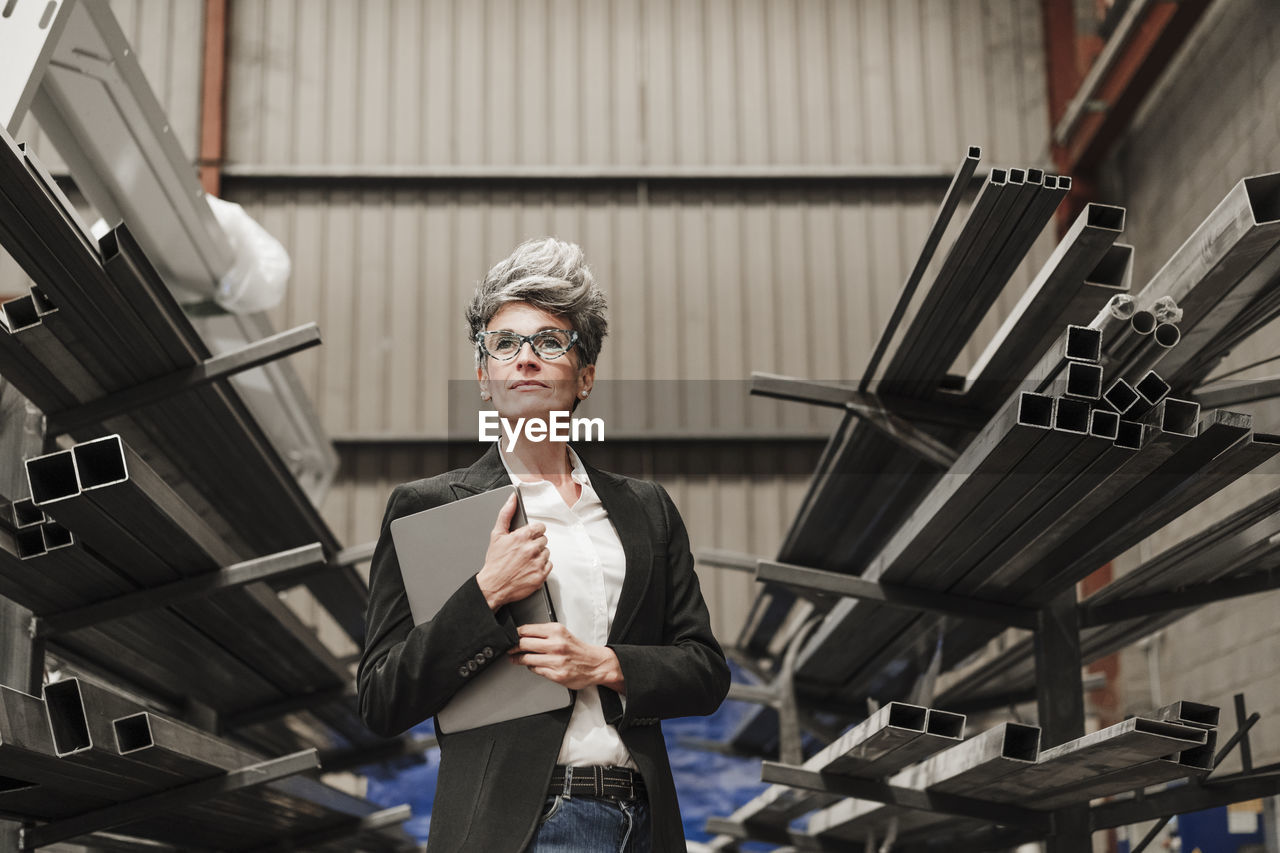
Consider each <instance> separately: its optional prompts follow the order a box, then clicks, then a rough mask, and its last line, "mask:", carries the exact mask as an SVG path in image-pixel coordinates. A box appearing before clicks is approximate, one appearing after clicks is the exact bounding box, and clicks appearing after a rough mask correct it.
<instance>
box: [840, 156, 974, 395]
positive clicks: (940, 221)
mask: <svg viewBox="0 0 1280 853" xmlns="http://www.w3.org/2000/svg"><path fill="white" fill-rule="evenodd" d="M981 156H982V149H981V148H979V147H978V146H976V145H974V146H970V147H969V149H968V150H967V151H966V152H965V158H964V160H962V161H960V166H959V167H958V168H957V169H956V173H955V175H954V176H953V177H952V178H951V185H950V186H948V187H947V192H946V194H945V195H944V196H943V197H942V204H941V205H940V206H939V207H938V213H937V215H936V216H934V218H933V224H932V225H931V226H930V227H929V235H928V236H927V237H926V238H925V241H924V246H923V248H921V249H920V254H919V255H918V256H917V257H916V263H915V266H914V267H912V268H911V274H910V275H908V276H907V281H906V283H905V284H904V285H903V287H902V293H900V294H899V295H898V301H897V304H896V305H894V308H893V314H892V315H890V317H889V322H888V324H886V326H885V330H884V332H883V333H882V334H881V336H880V340H879V341H877V342H876V348H875V352H873V353H872V354H871V360H870V362H868V364H867V370H866V373H865V374H863V377H862V382H861V383H860V384H859V386H858V390H859V391H862V392H865V391H866V390H867V387H868V386H869V385H870V383H871V380H872V378H873V377H874V376H875V372H876V370H877V369H878V368H879V367H880V360H881V359H882V358H884V353H885V350H886V349H887V348H888V346H889V343H890V342H891V341H892V340H893V337H894V335H895V334H896V332H897V331H898V324H899V323H901V322H902V315H903V314H905V313H906V310H907V307H908V306H909V305H910V304H911V299H912V297H913V296H915V292H916V288H917V287H919V286H920V280H921V279H922V278H923V277H924V274H925V270H926V269H927V268H928V266H929V262H930V261H931V260H933V253H934V252H935V251H937V249H938V243H939V242H941V241H942V235H943V234H944V233H946V230H947V224H948V223H949V222H950V221H951V217H952V216H954V215H955V212H956V208H957V207H959V205H960V199H961V198H962V197H963V196H964V192H965V190H966V189H968V187H969V181H970V180H971V179H972V178H973V173H974V170H975V169H977V168H978V159H979V158H980V157H981Z"/></svg>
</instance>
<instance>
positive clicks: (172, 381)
mask: <svg viewBox="0 0 1280 853" xmlns="http://www.w3.org/2000/svg"><path fill="white" fill-rule="evenodd" d="M319 344H320V328H319V327H318V326H317V325H316V324H315V323H307V324H305V325H302V326H298V327H297V328H296V329H289V330H287V331H284V332H279V333H277V334H274V335H271V336H269V337H266V338H263V339H262V340H260V341H254V342H253V343H251V344H247V345H246V346H243V347H240V348H239V349H237V350H234V351H233V352H229V353H224V354H223V355H218V356H214V357H213V358H210V359H206V360H205V361H203V362H201V363H200V364H197V365H194V366H193V367H187V368H183V369H182V370H177V371H175V372H173V373H169V374H166V375H165V376H160V377H157V378H155V379H151V380H149V381H147V382H143V383H142V384H140V385H135V386H133V387H132V388H125V389H122V390H120V391H113V392H111V393H110V394H109V395H107V396H106V397H103V398H101V399H99V400H94V401H92V402H89V403H85V404H83V405H80V406H75V407H74V408H69V409H63V410H62V411H61V412H53V413H50V414H49V416H48V419H47V420H46V422H45V430H46V432H47V434H48V435H60V434H63V433H71V432H74V431H76V430H78V429H82V428H84V427H87V426H92V425H93V424H100V423H102V422H104V421H107V420H110V419H111V418H114V417H119V416H121V415H127V414H129V413H130V412H132V411H134V410H136V409H140V408H143V407H144V406H149V405H151V404H152V403H158V402H160V401H162V400H166V399H168V398H170V397H173V396H175V395H177V394H180V393H182V392H184V391H190V390H192V389H194V388H199V387H201V386H202V385H208V384H209V383H211V382H216V381H218V380H219V379H226V378H228V377H230V376H232V375H234V374H236V373H241V372H243V371H245V370H251V369H253V368H255V367H259V366H261V365H263V364H267V363H268V362H272V361H275V360H276V359H278V358H284V357H285V356H289V355H293V354H294V353H296V352H301V351H302V350H305V349H310V348H311V347H314V346H317V345H319Z"/></svg>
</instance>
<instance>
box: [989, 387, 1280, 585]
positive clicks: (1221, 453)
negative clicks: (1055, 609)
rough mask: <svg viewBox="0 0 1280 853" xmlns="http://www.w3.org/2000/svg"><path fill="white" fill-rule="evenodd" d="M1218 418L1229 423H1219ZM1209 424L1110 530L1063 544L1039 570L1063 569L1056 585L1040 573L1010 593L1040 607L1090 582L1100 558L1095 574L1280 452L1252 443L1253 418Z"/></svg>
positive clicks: (1111, 519) (1124, 500)
mask: <svg viewBox="0 0 1280 853" xmlns="http://www.w3.org/2000/svg"><path fill="white" fill-rule="evenodd" d="M1218 414H1224V415H1226V416H1227V417H1221V418H1219V417H1217V415H1218ZM1205 421H1206V422H1205V423H1202V424H1201V427H1200V435H1199V436H1197V437H1196V438H1195V439H1192V440H1191V441H1190V443H1189V444H1188V445H1187V446H1186V447H1184V448H1183V449H1182V450H1181V451H1179V452H1177V453H1175V454H1173V455H1172V456H1170V457H1169V459H1168V460H1167V461H1166V462H1165V463H1164V464H1163V465H1162V466H1161V467H1160V468H1159V469H1157V470H1156V471H1153V472H1152V473H1151V475H1150V476H1148V477H1147V478H1145V479H1144V480H1143V481H1142V482H1141V483H1140V484H1136V486H1135V488H1133V489H1132V490H1130V491H1129V492H1127V493H1126V494H1125V495H1123V496H1122V497H1120V498H1119V499H1118V500H1116V501H1115V502H1114V503H1112V505H1111V506H1110V507H1108V508H1107V510H1106V515H1107V523H1106V524H1105V525H1103V526H1101V527H1100V528H1098V529H1092V530H1089V531H1081V532H1080V533H1078V534H1076V535H1075V536H1073V537H1072V538H1071V539H1070V540H1068V541H1066V542H1063V543H1062V544H1061V546H1060V547H1059V548H1058V549H1057V550H1056V551H1055V553H1054V559H1053V560H1052V561H1047V562H1046V563H1045V564H1044V565H1042V566H1041V567H1038V568H1039V570H1041V571H1042V570H1043V569H1046V568H1048V569H1049V570H1050V571H1052V569H1053V568H1054V567H1057V568H1058V571H1057V572H1056V573H1054V574H1053V576H1052V581H1051V582H1048V579H1046V578H1041V577H1038V576H1039V575H1040V574H1041V571H1035V572H1031V573H1029V574H1028V576H1025V577H1024V578H1023V579H1021V580H1020V581H1019V583H1017V584H1014V585H1011V586H1010V590H1014V589H1017V590H1019V591H1023V592H1031V591H1032V590H1034V591H1035V592H1034V594H1032V595H1030V597H1029V598H1028V601H1029V602H1030V603H1038V602H1039V600H1040V599H1041V597H1042V596H1043V595H1045V594H1046V590H1047V589H1048V588H1051V587H1054V586H1061V585H1063V584H1066V583H1068V582H1074V581H1070V579H1071V578H1075V579H1076V580H1079V579H1082V578H1083V577H1085V576H1086V575H1087V574H1088V573H1089V572H1090V571H1092V570H1093V569H1088V568H1086V566H1088V565H1089V564H1091V563H1092V561H1096V560H1097V559H1098V557H1099V555H1103V554H1105V555H1107V556H1105V557H1103V558H1102V562H1099V563H1094V564H1093V565H1094V568H1096V567H1097V566H1100V565H1102V564H1103V563H1105V562H1106V561H1107V560H1109V559H1111V558H1113V557H1115V556H1116V555H1117V554H1119V553H1121V552H1122V551H1124V549H1126V548H1128V547H1130V546H1131V545H1134V544H1137V543H1138V542H1139V541H1141V540H1142V538H1144V537H1145V536H1147V535H1148V534H1150V533H1153V532H1155V531H1156V530H1158V529H1159V528H1160V527H1162V526H1163V525H1164V524H1166V523H1167V522H1169V521H1172V520H1173V519H1174V518H1177V517H1178V516H1179V515H1181V514H1182V513H1184V512H1186V511H1187V510H1189V509H1191V507H1193V506H1195V505H1196V504H1198V503H1199V502H1201V501H1203V500H1205V499H1206V498H1208V497H1209V496H1210V495H1212V494H1214V493H1216V492H1217V491H1218V490H1220V489H1222V488H1223V487H1224V486H1226V485H1228V484H1229V483H1231V482H1234V481H1235V480H1236V479H1237V478H1239V477H1240V476H1241V475H1243V474H1244V473H1246V472H1247V471H1251V470H1253V468H1255V467H1257V466H1258V465H1259V464H1261V463H1262V461H1264V460H1265V459H1266V458H1269V457H1270V455H1271V454H1273V453H1274V452H1275V450H1276V449H1278V448H1277V447H1276V446H1275V445H1273V444H1272V443H1271V442H1270V440H1269V439H1267V438H1265V437H1262V438H1261V440H1259V441H1254V440H1253V439H1251V438H1249V435H1250V429H1249V426H1248V423H1249V418H1248V416H1247V415H1241V414H1240V413H1235V412H1221V410H1219V412H1215V413H1213V414H1212V415H1210V416H1209V417H1207V418H1206V419H1205ZM1168 434H1169V433H1165V435H1168ZM1108 534H1109V535H1108ZM1082 573H1083V574H1082Z"/></svg>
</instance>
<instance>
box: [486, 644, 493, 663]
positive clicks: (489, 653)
mask: <svg viewBox="0 0 1280 853" xmlns="http://www.w3.org/2000/svg"><path fill="white" fill-rule="evenodd" d="M492 657H493V649H492V648H491V647H489V646H485V647H484V658H485V660H489V659H490V658H492Z"/></svg>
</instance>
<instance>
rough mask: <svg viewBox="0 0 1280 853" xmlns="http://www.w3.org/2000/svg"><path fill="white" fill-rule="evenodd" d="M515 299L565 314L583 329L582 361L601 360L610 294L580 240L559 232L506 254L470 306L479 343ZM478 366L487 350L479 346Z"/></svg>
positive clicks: (581, 364) (472, 331) (573, 325)
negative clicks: (562, 237) (559, 237)
mask: <svg viewBox="0 0 1280 853" xmlns="http://www.w3.org/2000/svg"><path fill="white" fill-rule="evenodd" d="M512 302H527V303H529V304H530V305H532V306H534V307H535V308H540V309H541V310H543V311H546V312H547V313H549V314H555V315H557V316H561V317H564V318H565V319H566V320H568V321H569V326H570V328H572V329H573V330H574V331H576V332H577V333H578V366H579V367H585V366H586V365H588V364H595V363H596V359H597V358H598V357H599V356H600V345H601V343H603V341H604V337H605V335H607V334H608V332H609V322H608V321H607V320H606V319H605V309H606V308H607V300H606V299H605V296H604V292H603V291H602V290H601V289H600V288H599V287H598V286H597V285H596V279H595V276H593V275H592V274H591V270H590V268H588V267H587V263H586V259H585V257H584V256H583V252H582V247H581V246H579V245H578V244H577V243H570V242H567V241H565V240H557V239H556V238H555V237H539V238H537V239H534V240H526V241H524V242H523V243H521V244H520V245H519V246H516V248H515V251H514V252H512V253H511V254H510V255H509V256H507V258H506V259H505V260H501V261H499V262H498V263H496V264H494V266H493V269H491V270H489V274H488V275H486V276H485V277H484V281H482V282H480V284H479V285H478V286H477V287H476V292H475V295H474V296H472V297H471V304H469V305H468V306H467V312H466V313H467V326H468V328H469V331H470V338H471V341H472V344H473V345H474V343H475V339H476V335H477V334H478V333H479V332H483V331H484V330H485V328H486V327H487V326H488V325H489V321H490V320H492V319H493V315H494V314H497V313H498V309H500V308H501V307H502V306H503V305H507V304H509V303H512ZM476 366H477V367H483V366H484V353H483V352H481V350H480V348H479V347H478V346H477V347H476Z"/></svg>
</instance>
